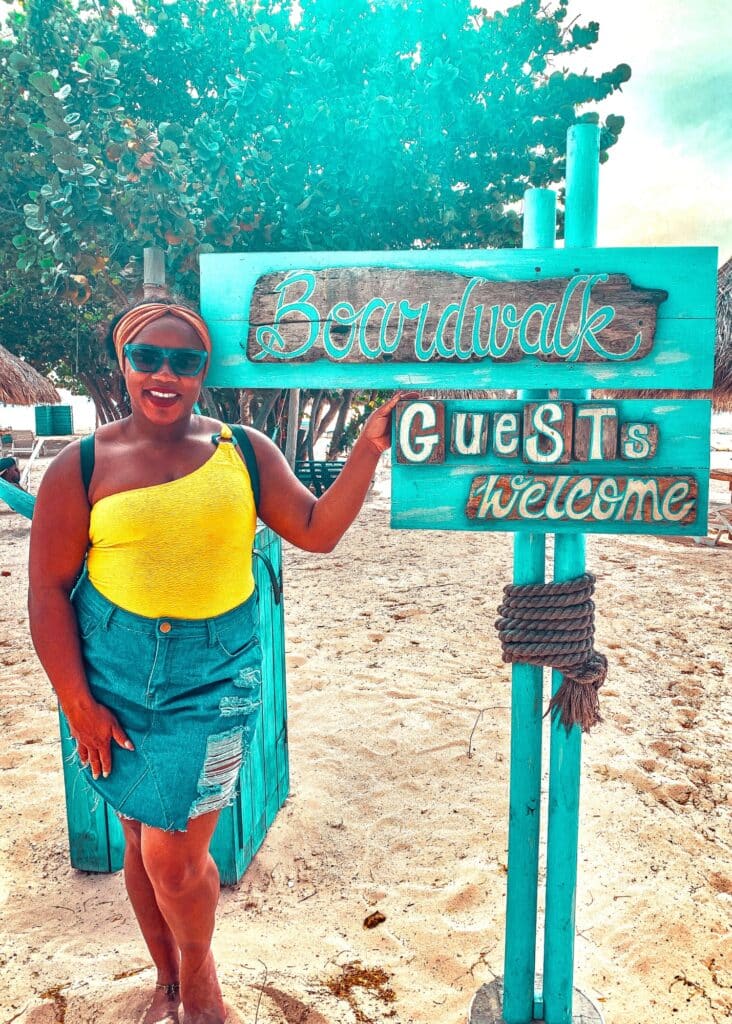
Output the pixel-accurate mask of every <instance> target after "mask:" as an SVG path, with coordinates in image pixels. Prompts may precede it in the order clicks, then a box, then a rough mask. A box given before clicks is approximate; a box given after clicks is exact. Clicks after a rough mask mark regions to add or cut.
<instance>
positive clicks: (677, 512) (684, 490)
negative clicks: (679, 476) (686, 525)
mask: <svg viewBox="0 0 732 1024" xmlns="http://www.w3.org/2000/svg"><path fill="white" fill-rule="evenodd" d="M690 489H691V484H690V483H689V481H687V480H677V481H676V483H673V484H671V486H670V487H669V489H668V490H667V491H666V493H665V494H664V496H663V502H662V504H661V511H662V513H663V518H664V519H667V520H669V521H670V522H672V523H681V522H683V521H684V520H685V519H686V517H687V516H688V515H689V513H690V512H691V511H692V509H693V510H694V515H693V516H691V518H690V519H689V520H688V522H690V523H693V522H694V520H695V519H696V500H695V499H694V498H692V499H691V501H686V502H684V498H686V497H687V495H688V494H689V491H690ZM676 502H684V503H683V504H682V505H681V508H676V509H673V508H672V507H671V506H672V504H675V503H676Z"/></svg>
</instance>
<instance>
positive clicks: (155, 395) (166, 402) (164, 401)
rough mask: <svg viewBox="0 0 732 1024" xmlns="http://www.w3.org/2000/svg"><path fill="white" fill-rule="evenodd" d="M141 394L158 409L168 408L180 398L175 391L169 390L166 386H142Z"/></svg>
mask: <svg viewBox="0 0 732 1024" xmlns="http://www.w3.org/2000/svg"><path fill="white" fill-rule="evenodd" d="M142 395H143V398H146V399H147V400H148V401H149V402H150V403H151V404H152V405H154V406H157V408H159V409H169V408H170V407H171V406H172V405H175V403H176V402H177V401H178V399H179V398H180V394H179V393H178V392H177V391H170V390H169V389H167V388H165V389H163V388H143V391H142Z"/></svg>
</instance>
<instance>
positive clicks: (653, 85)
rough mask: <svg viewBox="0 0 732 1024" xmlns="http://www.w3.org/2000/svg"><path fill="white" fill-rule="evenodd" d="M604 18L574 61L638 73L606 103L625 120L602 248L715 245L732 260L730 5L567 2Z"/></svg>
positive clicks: (603, 177) (605, 176) (572, 12)
mask: <svg viewBox="0 0 732 1024" xmlns="http://www.w3.org/2000/svg"><path fill="white" fill-rule="evenodd" d="M575 16H579V18H580V22H581V23H586V22H587V21H591V20H592V21H597V22H599V24H600V37H599V40H598V42H597V44H596V45H595V46H594V47H593V48H592V50H591V51H589V52H587V51H583V53H582V54H579V55H578V56H577V64H576V66H575V69H576V70H584V69H585V68H588V69H589V70H591V71H593V72H594V73H598V72H599V71H600V70H601V69H605V68H607V67H611V66H614V65H615V64H617V63H620V62H625V63H628V64H630V66H631V68H632V69H633V77H632V78H631V80H630V82H628V83H627V84H626V85H624V86H623V90H622V93H620V94H616V95H615V96H613V97H611V98H610V99H608V100H607V101H606V102H605V103H604V104H603V105H602V107H601V109H602V110H603V111H604V112H606V113H610V112H612V113H615V114H620V115H622V116H623V117H625V119H626V124H625V129H624V130H623V133H622V135H621V137H620V142H619V144H618V145H617V146H615V147H614V148H613V149H612V150H611V152H610V159H609V161H608V163H607V164H605V165H604V166H603V168H602V170H601V174H600V223H599V230H598V244H600V245H610V246H612V245H717V246H719V250H720V252H719V258H720V263H721V262H724V261H725V260H726V259H728V258H729V257H730V256H731V255H732V99H731V97H732V60H731V59H730V54H731V53H732V4H731V3H729V0H640V2H639V0H570V3H569V17H570V19H571V18H573V17H575Z"/></svg>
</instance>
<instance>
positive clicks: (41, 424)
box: [35, 405, 55, 437]
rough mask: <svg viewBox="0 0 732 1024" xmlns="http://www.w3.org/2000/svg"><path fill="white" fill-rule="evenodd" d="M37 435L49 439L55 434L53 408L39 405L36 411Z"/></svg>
mask: <svg viewBox="0 0 732 1024" xmlns="http://www.w3.org/2000/svg"><path fill="white" fill-rule="evenodd" d="M35 420H36V434H37V435H38V436H39V437H48V436H49V435H50V434H53V433H55V431H54V429H53V406H52V405H37V406H36V411H35Z"/></svg>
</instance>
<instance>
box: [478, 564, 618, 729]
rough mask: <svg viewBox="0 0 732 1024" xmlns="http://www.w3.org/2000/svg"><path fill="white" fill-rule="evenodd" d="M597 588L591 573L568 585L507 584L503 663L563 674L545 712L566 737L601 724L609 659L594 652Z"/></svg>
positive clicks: (501, 624)
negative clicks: (601, 694)
mask: <svg viewBox="0 0 732 1024" xmlns="http://www.w3.org/2000/svg"><path fill="white" fill-rule="evenodd" d="M594 589H595V577H594V576H592V575H591V574H590V573H585V574H584V575H583V576H578V577H577V578H576V579H573V580H567V581H566V583H528V584H526V585H525V586H517V585H514V584H509V585H508V586H505V587H504V588H503V592H504V594H505V597H504V599H503V603H502V604H501V605H500V606H499V608H498V614H499V615H500V618H499V619H497V620H496V629H497V630H498V636H499V637H500V640H501V646H502V649H503V660H504V661H506V662H512V661H513V662H523V663H524V664H529V665H549V666H550V667H551V668H556V669H558V670H559V671H561V673H562V675H563V677H564V678H563V680H562V685H561V686H560V687H559V689H558V690H557V692H556V693H555V694H554V696H553V697H552V699H551V701H550V702H549V707H548V709H547V712H546V713H547V714H549V713H550V712H551V713H552V715H558V716H559V718H560V720H561V722H562V724H563V725H564V727H565V728H566V730H567V732H569V731H570V729H571V728H572V726H573V725H575V724H576V725H579V726H580V727H581V729H582V731H583V732H589V731H590V729H591V728H592V726H593V725H597V723H598V722H601V721H602V718H601V717H600V701H599V698H598V690H599V689H600V687H601V686H602V684H603V683H604V682H605V677H606V676H607V658H606V657H605V655H604V654H600V653H599V652H598V651H596V650H595V649H594V637H595V604H594V602H593V601H591V600H590V598H591V596H592V594H593V592H594Z"/></svg>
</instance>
